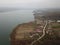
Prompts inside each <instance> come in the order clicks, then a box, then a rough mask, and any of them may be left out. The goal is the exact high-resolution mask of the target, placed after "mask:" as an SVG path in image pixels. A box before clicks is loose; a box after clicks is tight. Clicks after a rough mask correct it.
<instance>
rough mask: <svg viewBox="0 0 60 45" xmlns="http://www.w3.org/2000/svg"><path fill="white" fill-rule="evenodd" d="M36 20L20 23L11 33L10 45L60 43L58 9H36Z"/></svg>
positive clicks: (56, 44)
mask: <svg viewBox="0 0 60 45" xmlns="http://www.w3.org/2000/svg"><path fill="white" fill-rule="evenodd" d="M33 15H34V19H35V20H34V21H32V22H28V23H23V24H19V25H18V26H17V27H15V28H14V29H13V31H12V33H11V34H10V45H58V44H60V22H59V20H60V18H59V17H60V13H59V12H58V11H57V10H55V9H54V10H50V9H48V10H46V11H45V10H44V11H41V12H40V10H37V11H34V14H33Z"/></svg>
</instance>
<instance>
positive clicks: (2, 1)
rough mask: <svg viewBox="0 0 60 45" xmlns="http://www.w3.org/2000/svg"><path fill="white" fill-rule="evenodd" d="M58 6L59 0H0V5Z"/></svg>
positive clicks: (25, 6) (59, 5)
mask: <svg viewBox="0 0 60 45" xmlns="http://www.w3.org/2000/svg"><path fill="white" fill-rule="evenodd" d="M6 6H8V7H24V8H42V7H60V0H0V7H6Z"/></svg>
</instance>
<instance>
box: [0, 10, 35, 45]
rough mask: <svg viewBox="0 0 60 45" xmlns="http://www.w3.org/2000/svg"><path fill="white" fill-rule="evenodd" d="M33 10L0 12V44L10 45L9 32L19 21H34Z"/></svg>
mask: <svg viewBox="0 0 60 45" xmlns="http://www.w3.org/2000/svg"><path fill="white" fill-rule="evenodd" d="M32 12H33V10H16V11H10V12H3V13H0V45H10V42H9V36H10V35H9V34H10V33H11V32H12V31H13V29H14V28H15V27H16V26H17V25H18V24H21V23H26V22H30V21H34V16H33V13H32Z"/></svg>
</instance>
